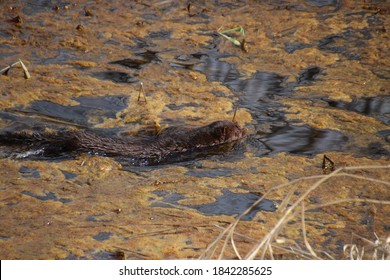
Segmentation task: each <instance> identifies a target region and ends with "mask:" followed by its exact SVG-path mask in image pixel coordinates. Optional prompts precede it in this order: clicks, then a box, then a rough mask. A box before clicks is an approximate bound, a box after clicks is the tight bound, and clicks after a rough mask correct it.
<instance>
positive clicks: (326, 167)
mask: <svg viewBox="0 0 390 280" xmlns="http://www.w3.org/2000/svg"><path fill="white" fill-rule="evenodd" d="M334 166H335V164H334V162H333V161H332V160H331V159H330V158H328V157H327V156H326V155H324V158H323V160H322V172H323V173H324V174H329V173H331V172H332V171H334Z"/></svg>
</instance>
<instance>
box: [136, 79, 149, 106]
mask: <svg viewBox="0 0 390 280" xmlns="http://www.w3.org/2000/svg"><path fill="white" fill-rule="evenodd" d="M140 85H141V86H140V88H139V92H138V99H137V101H139V100H140V99H141V93H142V95H143V96H144V101H145V103H148V102H147V101H146V95H145V91H144V84H143V82H141V83H140Z"/></svg>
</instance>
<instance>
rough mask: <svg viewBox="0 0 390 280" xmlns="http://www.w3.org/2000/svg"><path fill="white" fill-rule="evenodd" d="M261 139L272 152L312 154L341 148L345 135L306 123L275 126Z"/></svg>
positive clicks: (344, 141)
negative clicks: (315, 127) (271, 131)
mask: <svg viewBox="0 0 390 280" xmlns="http://www.w3.org/2000/svg"><path fill="white" fill-rule="evenodd" d="M263 141H264V143H265V144H266V145H267V147H269V148H270V149H271V150H272V151H273V152H290V153H293V154H304V155H313V154H314V153H321V152H325V151H332V150H333V151H339V150H342V147H343V144H345V143H346V141H347V137H345V136H344V135H343V134H342V133H340V132H338V131H334V130H321V129H313V128H311V127H309V126H307V125H304V126H293V125H287V126H284V127H281V128H275V129H274V132H273V133H271V134H270V135H269V136H266V137H265V138H264V139H263Z"/></svg>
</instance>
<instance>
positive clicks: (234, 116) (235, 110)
mask: <svg viewBox="0 0 390 280" xmlns="http://www.w3.org/2000/svg"><path fill="white" fill-rule="evenodd" d="M237 110H238V106H236V108H234V113H233V118H232V122H235V119H236V114H237Z"/></svg>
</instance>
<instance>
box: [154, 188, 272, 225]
mask: <svg viewBox="0 0 390 280" xmlns="http://www.w3.org/2000/svg"><path fill="white" fill-rule="evenodd" d="M153 193H154V194H155V195H157V196H158V197H160V198H161V199H159V200H158V201H155V202H152V204H151V206H153V207H168V208H169V207H173V206H172V205H177V206H186V207H189V208H193V209H196V210H197V211H199V212H201V213H203V214H205V215H228V216H234V215H239V214H241V213H243V212H244V211H245V210H247V209H248V208H249V207H251V206H252V205H253V204H254V203H255V202H256V201H257V200H258V199H259V198H260V196H259V195H258V194H254V193H235V192H231V191H230V190H228V189H223V190H222V195H220V196H217V197H215V199H216V201H215V202H212V203H206V204H200V205H190V204H182V203H179V201H180V200H183V199H185V198H186V197H185V196H184V195H181V194H178V193H168V192H165V191H154V192H153ZM275 210H276V206H275V204H274V202H272V201H271V200H269V199H264V200H263V201H262V202H260V203H259V204H258V205H257V206H256V207H254V208H253V209H252V211H250V212H249V213H248V214H247V215H245V216H243V217H242V220H243V221H251V220H253V219H254V218H255V216H256V214H257V212H259V211H275Z"/></svg>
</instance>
